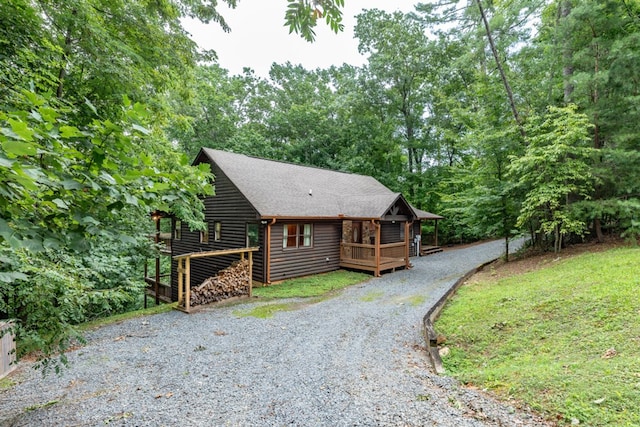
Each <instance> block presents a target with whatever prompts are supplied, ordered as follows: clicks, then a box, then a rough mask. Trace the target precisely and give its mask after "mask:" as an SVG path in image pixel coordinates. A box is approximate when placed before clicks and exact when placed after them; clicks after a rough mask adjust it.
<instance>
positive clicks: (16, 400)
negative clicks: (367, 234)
mask: <svg viewBox="0 0 640 427" xmlns="http://www.w3.org/2000/svg"><path fill="white" fill-rule="evenodd" d="M520 243H521V242H520ZM514 246H516V244H514ZM502 250H503V242H501V241H496V242H491V243H485V244H481V245H476V246H472V247H467V248H463V249H456V250H449V251H445V252H442V253H439V254H435V255H430V256H428V257H422V258H413V259H412V262H413V264H414V268H413V269H410V270H406V271H398V272H396V273H393V274H386V275H384V276H383V277H381V278H372V279H371V280H369V281H367V282H366V283H363V284H360V285H356V286H353V287H351V288H348V289H346V290H344V291H343V292H341V293H339V294H337V295H336V296H334V297H332V298H329V299H327V300H324V301H322V302H317V303H305V302H304V300H295V301H292V302H300V304H298V306H297V307H296V309H295V310H292V311H281V312H277V313H276V314H275V315H274V316H273V317H272V318H267V319H259V318H254V317H241V316H239V315H238V312H245V311H247V310H249V309H251V308H252V307H255V306H256V305H259V304H266V303H270V304H271V303H273V302H264V301H262V302H260V301H257V300H252V301H251V302H246V303H243V304H236V305H233V306H228V307H216V308H205V309H203V310H200V311H198V312H196V313H195V314H191V315H187V314H184V313H181V312H178V311H172V312H169V313H164V314H160V315H155V316H149V317H145V318H143V319H133V320H129V321H125V322H122V323H119V324H115V325H110V326H106V327H103V328H101V329H99V330H97V331H94V332H91V333H90V334H89V335H88V340H89V343H88V344H87V345H86V346H85V347H83V348H81V349H79V350H76V351H74V352H71V353H70V354H69V360H70V362H71V366H70V367H69V368H68V369H66V370H65V371H64V372H63V374H62V375H61V376H55V375H53V374H52V375H51V376H49V377H47V378H42V376H41V375H40V373H39V372H34V371H33V370H32V369H29V367H28V366H23V367H22V368H19V370H18V371H17V376H14V377H16V378H18V379H19V381H20V383H19V384H18V385H17V386H15V387H13V388H12V389H9V390H5V391H2V392H0V425H1V426H76V425H77V426H80V425H82V426H97V425H106V424H112V425H126V426H162V425H165V426H174V425H179V426H227V425H229V426H284V425H291V426H494V425H504V426H520V425H523V426H524V425H526V426H534V425H542V424H543V423H542V422H541V421H540V420H539V419H537V418H535V417H534V416H532V415H530V414H527V413H523V412H521V411H519V410H515V409H514V408H512V407H509V406H505V405H504V404H500V403H497V402H495V401H494V400H493V399H491V398H490V397H488V396H486V395H485V394H483V393H480V392H477V391H472V390H467V389H464V388H461V387H460V386H459V385H458V384H457V383H456V382H455V381H453V380H451V379H449V378H446V377H438V376H437V375H435V374H432V373H431V371H430V367H429V364H428V358H427V355H426V353H425V350H424V341H423V338H422V335H421V322H422V316H423V315H424V314H425V313H426V312H427V310H428V309H429V308H430V307H431V305H432V304H434V303H435V302H436V301H437V300H438V299H439V298H440V296H441V295H442V294H443V293H444V292H446V290H447V289H448V288H449V287H450V286H451V285H453V283H454V282H455V281H456V280H457V279H458V278H459V277H461V276H462V275H463V274H464V273H465V272H467V271H468V270H470V269H472V268H474V267H476V266H478V265H479V264H481V263H483V262H485V261H488V260H491V259H493V258H496V257H498V256H499V255H500V254H501V253H502Z"/></svg>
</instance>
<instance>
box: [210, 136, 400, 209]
mask: <svg viewBox="0 0 640 427" xmlns="http://www.w3.org/2000/svg"><path fill="white" fill-rule="evenodd" d="M203 152H204V154H205V155H206V156H207V157H208V158H209V159H210V160H211V161H212V162H214V163H215V164H216V165H218V167H219V168H220V170H222V172H223V173H224V174H225V175H226V176H227V177H228V178H229V179H230V180H231V181H232V182H233V183H234V184H235V186H236V187H238V190H240V191H241V192H242V193H243V194H244V196H245V197H246V198H247V200H248V201H249V202H250V203H251V204H252V205H253V207H254V208H255V209H256V210H257V211H258V213H259V214H260V215H261V216H262V217H300V218H303V217H329V218H336V217H339V216H341V215H344V216H345V217H352V218H372V219H373V218H381V217H382V216H383V215H384V214H385V212H386V211H387V210H388V209H389V208H390V207H391V206H392V205H393V204H394V203H395V201H396V200H397V199H398V198H399V197H402V196H401V195H400V193H394V192H393V191H391V190H389V189H388V188H387V187H385V186H384V185H382V184H381V183H380V182H378V181H377V180H376V179H374V178H372V177H370V176H364V175H356V174H350V173H345V172H336V171H332V170H327V169H320V168H314V167H308V166H301V165H295V164H291V163H284V162H278V161H273V160H266V159H260V158H257V157H250V156H246V155H244V154H236V153H229V152H226V151H220V150H213V149H210V148H203Z"/></svg>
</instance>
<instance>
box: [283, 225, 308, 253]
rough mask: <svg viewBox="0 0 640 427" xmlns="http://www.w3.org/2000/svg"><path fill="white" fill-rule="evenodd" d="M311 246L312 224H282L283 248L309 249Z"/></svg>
mask: <svg viewBox="0 0 640 427" xmlns="http://www.w3.org/2000/svg"><path fill="white" fill-rule="evenodd" d="M312 245H313V224H284V225H283V234H282V247H283V248H309V247H311V246H312Z"/></svg>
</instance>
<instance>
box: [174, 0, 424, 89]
mask: <svg viewBox="0 0 640 427" xmlns="http://www.w3.org/2000/svg"><path fill="white" fill-rule="evenodd" d="M416 3H418V0H345V8H344V9H343V23H344V26H345V28H344V31H343V32H342V33H340V34H334V33H332V32H331V31H330V30H329V28H328V27H327V25H326V24H325V23H324V21H322V22H321V23H318V26H317V27H316V36H317V37H316V41H315V42H314V43H308V42H306V41H304V40H303V39H302V38H301V37H300V36H298V35H296V34H289V28H288V27H285V26H284V13H285V10H286V6H287V2H286V0H240V1H239V2H238V7H237V8H236V9H229V8H227V7H226V4H225V3H223V2H220V6H219V9H218V11H219V12H220V13H221V14H222V16H224V18H225V20H226V21H227V23H228V24H229V26H230V27H231V32H230V33H225V32H224V31H222V30H221V29H220V27H219V26H218V25H217V24H215V23H211V24H209V25H204V24H202V23H200V22H197V21H193V20H185V21H183V22H184V25H185V28H186V30H187V31H188V32H189V33H191V35H192V38H193V39H194V40H195V41H196V42H197V43H198V45H199V46H200V47H201V48H204V49H213V50H215V51H216V52H217V54H218V60H219V63H220V66H222V67H223V68H226V69H227V70H229V72H230V73H231V74H240V73H242V68H243V67H250V68H253V69H254V70H255V72H256V73H257V74H258V75H259V76H262V77H267V76H268V74H269V68H270V67H271V64H272V63H274V62H275V63H278V64H283V63H285V62H287V61H289V62H291V63H292V64H294V65H296V64H302V66H303V67H305V68H307V69H315V68H328V67H329V66H331V65H342V64H343V63H347V64H352V65H362V64H364V63H365V58H364V57H362V56H360V54H359V53H358V43H357V40H355V39H354V38H353V27H354V25H355V23H356V20H355V16H356V15H358V14H359V13H361V12H362V9H374V8H375V9H383V10H386V11H388V12H393V11H396V10H400V11H402V12H411V11H413V5H414V4H416Z"/></svg>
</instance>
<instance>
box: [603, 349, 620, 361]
mask: <svg viewBox="0 0 640 427" xmlns="http://www.w3.org/2000/svg"><path fill="white" fill-rule="evenodd" d="M617 355H618V352H617V351H616V349H615V348H613V347H611V348H610V349H607V351H605V352H604V353H603V354H602V356H600V357H601V358H602V359H611V358H612V357H614V356H617Z"/></svg>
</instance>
